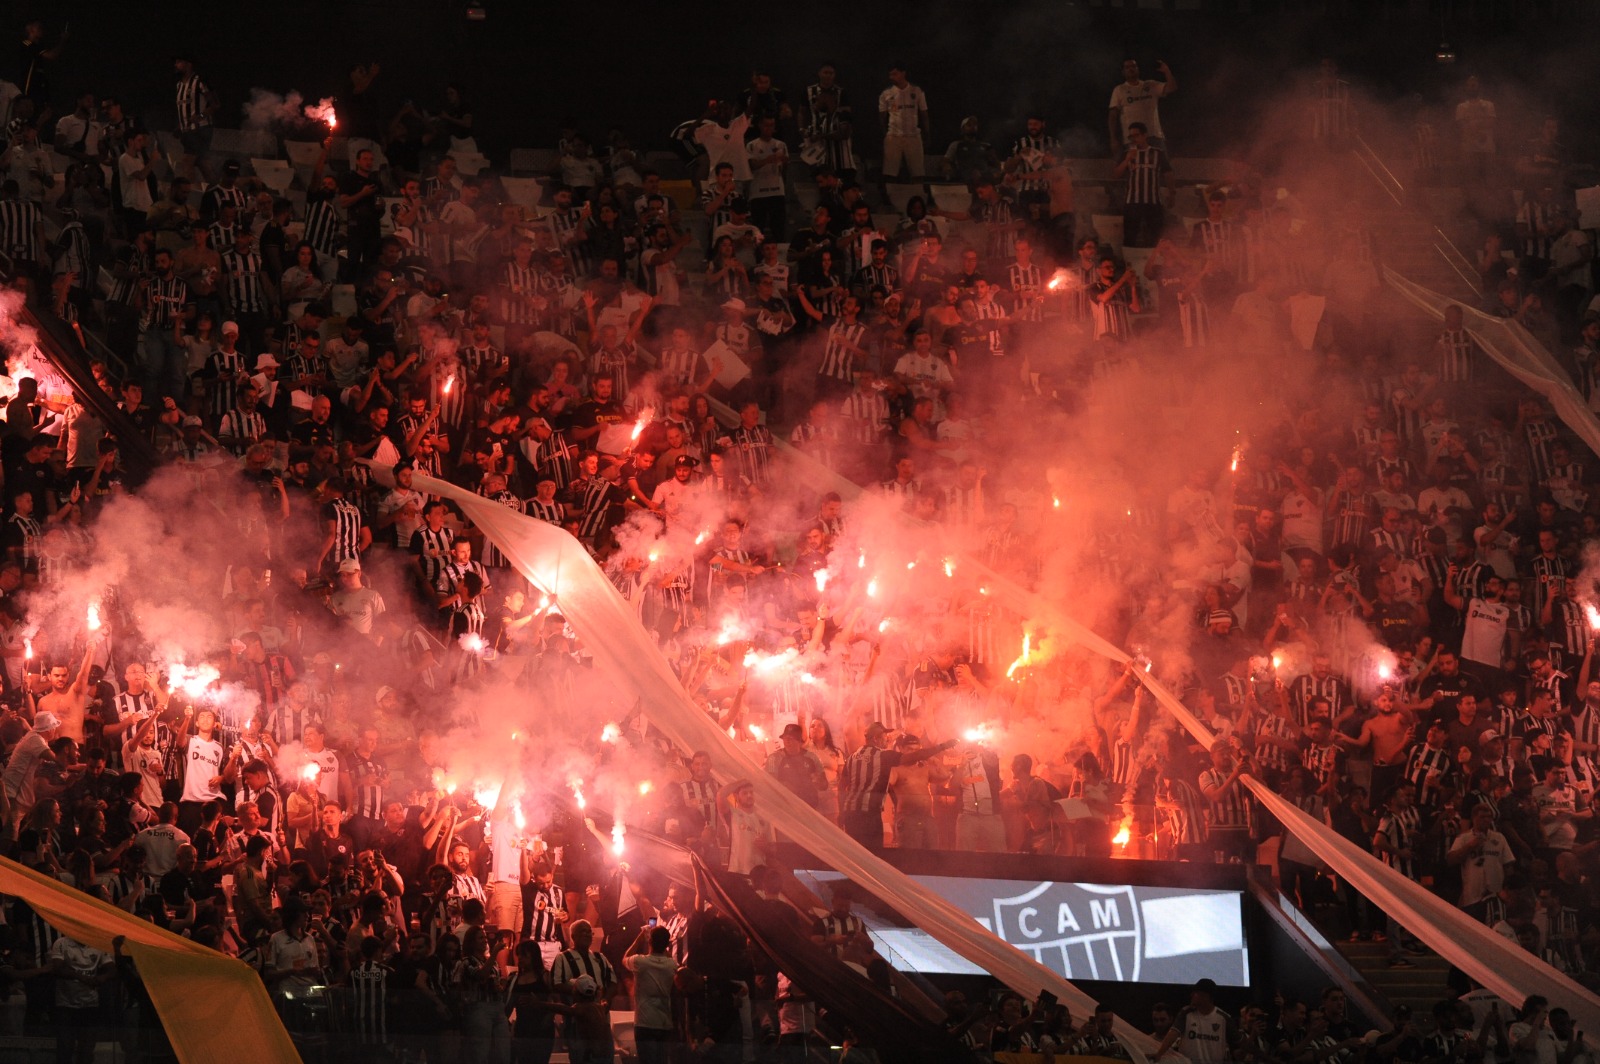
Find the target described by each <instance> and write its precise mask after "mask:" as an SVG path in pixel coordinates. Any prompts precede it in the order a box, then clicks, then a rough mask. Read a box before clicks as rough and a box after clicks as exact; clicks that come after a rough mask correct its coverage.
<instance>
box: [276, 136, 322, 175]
mask: <svg viewBox="0 0 1600 1064" xmlns="http://www.w3.org/2000/svg"><path fill="white" fill-rule="evenodd" d="M283 150H284V151H285V152H286V153H287V154H288V156H289V161H290V162H291V163H293V164H294V165H295V166H297V167H300V166H304V167H306V168H307V169H309V168H311V167H313V166H316V165H317V160H318V159H320V158H322V145H321V144H320V143H318V142H317V141H314V140H286V141H284V142H283Z"/></svg>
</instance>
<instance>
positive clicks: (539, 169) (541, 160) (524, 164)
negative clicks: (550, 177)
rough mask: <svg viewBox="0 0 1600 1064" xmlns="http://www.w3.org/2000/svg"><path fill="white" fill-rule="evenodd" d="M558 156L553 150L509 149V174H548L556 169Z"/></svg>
mask: <svg viewBox="0 0 1600 1064" xmlns="http://www.w3.org/2000/svg"><path fill="white" fill-rule="evenodd" d="M559 158H560V155H559V154H558V153H557V152H556V150H555V149H554V148H513V149H511V164H510V165H511V172H512V173H513V174H548V173H549V172H550V171H552V170H554V169H555V168H556V160H557V159H559Z"/></svg>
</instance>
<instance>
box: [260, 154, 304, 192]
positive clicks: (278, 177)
mask: <svg viewBox="0 0 1600 1064" xmlns="http://www.w3.org/2000/svg"><path fill="white" fill-rule="evenodd" d="M250 166H251V168H252V169H254V170H255V172H256V176H257V177H259V178H260V179H261V183H262V184H263V185H266V186H267V187H268V188H270V189H271V190H272V191H274V192H276V193H277V194H278V195H280V196H281V195H283V194H284V192H286V191H288V188H289V186H290V185H292V184H294V167H292V166H290V165H289V164H288V163H286V162H284V161H283V160H282V159H251V160H250Z"/></svg>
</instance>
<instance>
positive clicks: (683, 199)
mask: <svg viewBox="0 0 1600 1064" xmlns="http://www.w3.org/2000/svg"><path fill="white" fill-rule="evenodd" d="M661 192H662V194H663V195H665V196H670V197H671V198H672V202H673V203H676V204H677V205H678V210H680V211H687V210H691V209H693V208H695V207H697V206H698V205H699V203H700V194H699V193H698V192H696V191H695V189H694V182H693V181H688V180H680V181H665V180H663V181H662V182H661Z"/></svg>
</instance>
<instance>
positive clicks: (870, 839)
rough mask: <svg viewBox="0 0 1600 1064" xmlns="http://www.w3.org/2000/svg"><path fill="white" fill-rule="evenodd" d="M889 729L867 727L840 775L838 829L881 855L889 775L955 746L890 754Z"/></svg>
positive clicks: (951, 743) (946, 744) (950, 742)
mask: <svg viewBox="0 0 1600 1064" xmlns="http://www.w3.org/2000/svg"><path fill="white" fill-rule="evenodd" d="M888 738H889V729H887V728H885V727H884V726H883V725H882V724H880V723H879V722H878V721H873V722H872V723H871V724H869V725H867V734H866V742H865V743H864V744H863V745H862V746H861V748H860V749H858V750H857V751H856V752H855V753H853V754H851V755H850V757H849V759H848V760H847V761H845V763H844V768H843V769H841V770H840V772H839V826H840V827H842V828H844V830H845V833H846V834H848V835H849V836H850V837H851V838H853V839H855V840H856V841H857V842H859V843H861V845H863V846H865V847H866V848H867V849H869V850H871V851H872V852H873V853H882V852H883V796H884V794H885V793H886V792H887V790H888V788H889V775H890V773H892V772H893V771H894V770H895V769H896V768H897V767H899V766H901V765H914V764H916V763H917V762H919V761H926V760H927V759H929V758H931V757H938V756H939V755H940V754H942V753H944V752H945V751H946V750H949V749H950V748H951V747H953V746H955V745H956V741H955V740H954V739H951V740H948V741H946V742H943V743H940V744H939V745H938V746H926V747H923V748H922V749H921V750H912V751H906V750H890V749H888V748H887V745H888Z"/></svg>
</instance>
